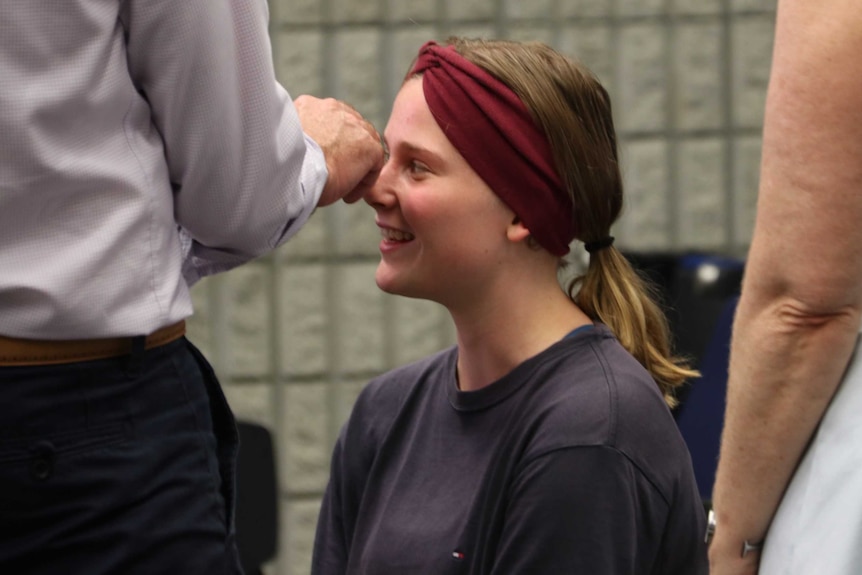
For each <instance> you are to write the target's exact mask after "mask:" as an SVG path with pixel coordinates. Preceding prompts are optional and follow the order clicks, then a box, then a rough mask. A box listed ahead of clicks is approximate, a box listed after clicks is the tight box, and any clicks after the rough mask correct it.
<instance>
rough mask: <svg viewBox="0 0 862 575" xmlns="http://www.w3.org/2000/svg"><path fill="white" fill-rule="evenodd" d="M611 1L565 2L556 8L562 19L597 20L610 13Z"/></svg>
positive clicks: (568, 0) (583, 0)
mask: <svg viewBox="0 0 862 575" xmlns="http://www.w3.org/2000/svg"><path fill="white" fill-rule="evenodd" d="M612 3H613V0H565V1H563V2H559V4H558V8H559V11H560V16H561V17H562V18H598V17H606V16H609V15H610V13H611V4H612Z"/></svg>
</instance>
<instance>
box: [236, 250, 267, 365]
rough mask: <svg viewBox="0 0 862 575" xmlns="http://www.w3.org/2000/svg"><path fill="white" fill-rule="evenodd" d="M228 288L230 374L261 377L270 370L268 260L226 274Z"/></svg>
mask: <svg viewBox="0 0 862 575" xmlns="http://www.w3.org/2000/svg"><path fill="white" fill-rule="evenodd" d="M226 277H227V278H228V280H229V283H228V286H229V291H230V304H229V308H228V309H229V311H230V353H231V354H232V355H233V358H232V361H231V363H230V365H231V374H232V375H233V376H241V377H260V376H264V375H267V374H270V373H271V364H270V351H271V349H270V324H269V318H270V316H271V313H272V308H271V306H270V302H271V297H272V294H271V293H270V285H271V284H270V270H269V264H267V263H257V262H253V263H249V264H246V265H244V266H241V267H238V268H236V269H234V270H231V271H230V273H228V274H227V275H226Z"/></svg>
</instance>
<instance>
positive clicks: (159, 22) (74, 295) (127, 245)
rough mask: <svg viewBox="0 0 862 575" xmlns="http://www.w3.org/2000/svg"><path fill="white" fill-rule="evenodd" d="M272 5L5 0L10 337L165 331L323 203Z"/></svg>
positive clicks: (0, 269)
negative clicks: (217, 278) (208, 287)
mask: <svg viewBox="0 0 862 575" xmlns="http://www.w3.org/2000/svg"><path fill="white" fill-rule="evenodd" d="M267 24H268V10H267V5H266V3H265V1H264V0H181V1H174V0H172V1H166V0H62V1H61V2H56V1H50V0H3V2H2V3H0V335H5V336H12V337H21V338H37V339H71V338H75V339H77V338H96V337H113V336H125V335H136V334H146V333H150V332H152V331H154V330H156V329H158V328H160V327H163V326H165V325H169V324H171V323H174V322H176V321H178V320H180V319H183V318H185V317H188V316H189V315H190V314H191V313H192V305H191V299H190V296H189V292H188V286H189V285H190V284H192V283H194V282H195V281H197V279H199V278H200V277H202V276H204V275H208V274H211V273H216V272H219V271H224V270H227V269H230V268H231V267H234V266H236V265H239V264H241V263H244V262H246V261H248V260H249V259H252V258H254V257H257V256H259V255H261V254H263V253H265V252H268V251H270V250H272V249H273V248H275V247H277V246H278V245H279V244H281V243H282V242H284V241H285V240H287V238H288V237H290V236H291V235H292V234H294V233H295V232H296V231H297V230H298V229H299V228H300V227H301V225H302V224H303V223H304V222H305V221H306V220H307V219H308V217H309V216H310V215H311V213H312V211H313V210H314V208H315V206H316V205H317V201H318V199H319V197H320V193H321V191H322V188H323V185H324V183H325V180H326V176H327V173H326V165H325V161H324V158H323V154H322V152H321V151H320V148H319V147H318V146H317V145H316V144H315V143H314V142H313V141H311V139H310V138H308V137H307V136H304V135H303V133H302V130H301V127H300V123H299V119H298V117H297V114H296V110H295V109H294V107H293V103H292V101H291V99H290V97H289V96H288V94H287V92H286V91H285V90H284V89H283V88H282V87H281V86H280V85H279V84H278V83H277V82H276V79H275V74H274V70H273V63H272V53H271V46H270V42H269V37H268V33H267Z"/></svg>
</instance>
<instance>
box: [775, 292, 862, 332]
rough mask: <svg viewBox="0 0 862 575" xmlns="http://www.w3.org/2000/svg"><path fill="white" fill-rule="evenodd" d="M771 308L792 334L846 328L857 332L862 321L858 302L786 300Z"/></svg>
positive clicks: (780, 323)
mask: <svg viewBox="0 0 862 575" xmlns="http://www.w3.org/2000/svg"><path fill="white" fill-rule="evenodd" d="M770 307H772V310H773V314H772V315H773V316H774V318H775V319H776V321H777V323H778V325H779V326H781V328H782V331H788V332H792V333H800V332H811V331H820V330H822V329H824V328H830V327H834V328H835V329H842V327H843V328H846V329H849V330H852V331H854V332H855V331H857V330H858V329H859V324H860V319H862V310H860V306H859V304H858V303H857V302H855V301H854V302H846V303H843V302H828V301H823V300H811V299H802V298H796V297H783V298H780V299H779V300H778V301H777V302H775V304H774V306H770Z"/></svg>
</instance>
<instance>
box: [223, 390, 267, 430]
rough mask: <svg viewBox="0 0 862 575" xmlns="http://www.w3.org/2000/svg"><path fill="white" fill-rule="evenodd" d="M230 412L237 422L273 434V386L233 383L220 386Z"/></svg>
mask: <svg viewBox="0 0 862 575" xmlns="http://www.w3.org/2000/svg"><path fill="white" fill-rule="evenodd" d="M222 389H223V390H224V395H225V397H226V398H227V402H228V405H230V408H231V411H233V414H234V416H235V417H236V419H238V420H243V421H250V422H252V423H257V424H260V425H263V426H265V427H266V428H267V429H269V430H270V431H271V432H273V433H274V432H275V427H274V425H273V422H274V415H275V409H276V407H277V406H275V405H274V404H273V384H271V383H233V384H228V385H222Z"/></svg>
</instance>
